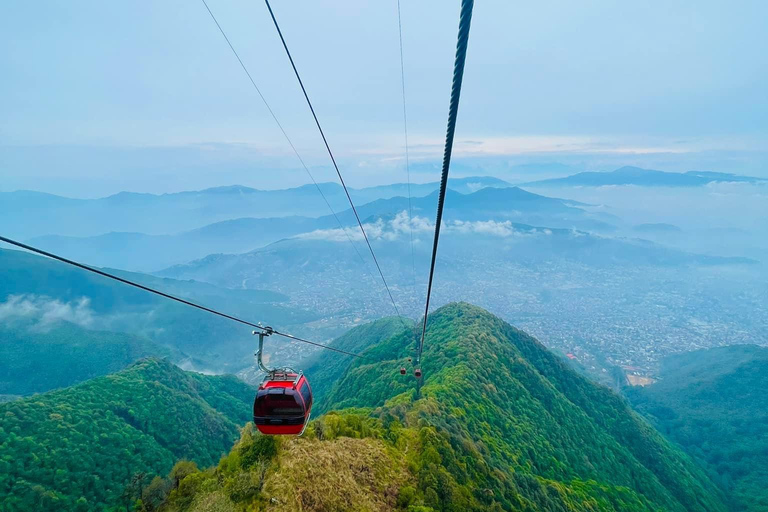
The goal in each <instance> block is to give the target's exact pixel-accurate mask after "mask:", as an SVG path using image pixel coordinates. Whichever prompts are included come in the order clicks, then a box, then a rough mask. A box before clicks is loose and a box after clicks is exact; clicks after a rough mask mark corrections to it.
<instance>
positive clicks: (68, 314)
mask: <svg viewBox="0 0 768 512" xmlns="http://www.w3.org/2000/svg"><path fill="white" fill-rule="evenodd" d="M14 319H19V320H32V321H34V322H35V323H36V324H37V326H38V327H40V328H47V327H50V326H51V325H52V324H54V323H56V322H59V321H66V322H70V323H73V324H76V325H79V326H81V327H91V326H92V325H93V323H94V314H93V310H92V309H91V301H90V299H88V298H87V297H82V298H80V299H78V300H75V301H71V302H62V301H60V300H58V299H50V298H48V297H40V296H36V295H11V296H9V297H8V299H7V300H6V301H5V302H2V303H0V321H10V320H14Z"/></svg>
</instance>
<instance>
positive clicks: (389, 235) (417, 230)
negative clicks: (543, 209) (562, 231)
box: [296, 210, 552, 243]
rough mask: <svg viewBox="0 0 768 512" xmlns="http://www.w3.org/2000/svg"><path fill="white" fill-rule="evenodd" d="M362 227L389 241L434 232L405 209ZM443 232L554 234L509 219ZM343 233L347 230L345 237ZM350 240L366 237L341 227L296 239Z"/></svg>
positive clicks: (448, 226) (447, 225) (455, 225)
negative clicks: (520, 225) (520, 226)
mask: <svg viewBox="0 0 768 512" xmlns="http://www.w3.org/2000/svg"><path fill="white" fill-rule="evenodd" d="M363 227H364V228H365V232H366V233H367V234H368V238H369V239H371V240H386V241H396V240H401V239H405V238H407V237H409V236H410V233H411V229H412V230H413V235H414V237H416V236H418V235H420V234H425V233H426V234H431V233H432V232H433V231H434V229H435V225H434V223H433V222H432V221H430V220H429V219H427V218H425V217H419V216H415V217H412V218H411V219H410V222H409V219H408V212H406V211H405V210H403V211H401V212H400V213H398V214H397V215H395V218H394V219H392V220H389V221H384V220H383V219H379V220H377V221H376V222H375V223H368V224H363ZM442 230H443V232H445V233H458V234H478V235H486V236H496V237H501V238H508V237H513V236H515V237H523V236H536V235H542V234H543V235H551V234H552V231H550V230H549V229H543V230H539V229H532V230H524V231H522V230H519V229H516V228H515V226H514V224H513V223H512V222H511V221H508V220H507V221H495V220H484V221H483V220H481V221H464V220H453V221H447V222H443V227H442ZM344 231H346V234H345V233H344ZM347 237H349V238H351V239H352V240H354V241H362V240H363V235H362V233H361V232H360V230H358V229H354V228H346V229H345V230H342V229H339V228H336V229H318V230H316V231H311V232H309V233H304V234H301V235H298V236H297V237H296V238H301V239H304V240H327V241H330V242H344V241H346V240H347ZM418 240H419V239H418V238H414V243H416V242H417V241H418Z"/></svg>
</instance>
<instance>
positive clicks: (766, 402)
mask: <svg viewBox="0 0 768 512" xmlns="http://www.w3.org/2000/svg"><path fill="white" fill-rule="evenodd" d="M766 389H768V348H765V347H758V346H754V345H735V346H730V347H719V348H714V349H709V350H700V351H696V352H690V353H686V354H679V355H675V356H672V357H669V358H667V359H666V360H665V361H664V362H663V364H662V369H661V380H659V382H657V383H655V384H653V385H651V386H648V387H646V388H634V389H631V390H629V391H628V396H629V398H630V399H631V401H632V403H633V404H634V406H635V407H636V408H637V409H638V410H639V411H641V412H642V413H643V414H645V415H646V416H647V417H648V418H649V419H650V420H651V422H652V423H653V424H654V425H655V426H656V427H657V428H658V429H659V430H660V431H661V432H663V433H664V434H665V435H667V436H669V437H670V438H671V439H672V440H674V441H675V442H677V443H679V444H680V445H681V446H682V447H683V448H684V449H685V450H686V451H687V452H688V453H689V454H690V455H691V456H692V457H694V458H696V459H698V460H699V461H701V463H702V465H704V466H706V467H708V468H709V470H710V472H711V475H712V478H713V479H714V480H715V481H717V482H718V483H719V484H721V485H722V486H723V487H724V488H725V489H726V491H727V494H728V496H729V498H731V499H732V502H733V503H732V507H733V509H734V510H739V511H748V512H766V511H768V490H767V489H768V396H767V395H766V391H765V390H766Z"/></svg>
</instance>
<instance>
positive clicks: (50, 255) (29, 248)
mask: <svg viewBox="0 0 768 512" xmlns="http://www.w3.org/2000/svg"><path fill="white" fill-rule="evenodd" d="M0 241H2V242H5V243H7V244H10V245H15V246H16V247H19V248H21V249H26V250H27V251H30V252H34V253H36V254H40V255H41V256H47V257H48V258H51V259H54V260H58V261H60V262H62V263H66V264H68V265H72V266H74V267H77V268H80V269H83V270H87V271H88V272H93V273H94V274H98V275H100V276H103V277H107V278H109V279H113V280H115V281H119V282H121V283H123V284H127V285H130V286H133V287H135V288H139V289H140V290H144V291H145V292H149V293H154V294H155V295H159V296H161V297H165V298H166V299H170V300H173V301H176V302H179V303H181V304H184V305H186V306H190V307H193V308H197V309H199V310H202V311H205V312H206V313H211V314H213V315H216V316H220V317H222V318H226V319H227V320H232V321H233V322H237V323H240V324H243V325H247V326H249V327H253V328H255V329H259V330H261V331H262V332H269V333H270V334H276V335H278V336H282V337H284V338H288V339H291V340H294V341H298V342H300V343H306V344H308V345H314V346H315V347H320V348H324V349H326V350H332V351H333V352H338V353H340V354H345V355H348V356H353V357H363V356H361V355H360V354H355V353H353V352H347V351H346V350H341V349H338V348H335V347H331V346H328V345H323V344H322V343H317V342H314V341H309V340H305V339H303V338H299V337H297V336H293V335H292V334H287V333H284V332H279V331H276V330H274V329H272V328H271V327H264V326H262V325H261V324H257V323H253V322H249V321H247V320H243V319H241V318H238V317H236V316H232V315H228V314H226V313H222V312H220V311H216V310H215V309H211V308H208V307H206V306H201V305H200V304H195V303H194V302H190V301H188V300H186V299H182V298H180V297H174V296H173V295H169V294H167V293H165V292H161V291H160V290H156V289H154V288H150V287H149V286H144V285H143V284H139V283H136V282H134V281H130V280H128V279H124V278H122V277H119V276H116V275H114V274H110V273H109V272H104V271H103V270H99V269H97V268H93V267H89V266H88V265H83V264H82V263H78V262H76V261H73V260H70V259H67V258H64V257H63V256H58V255H56V254H53V253H50V252H47V251H44V250H42V249H38V248H36V247H32V246H31V245H27V244H23V243H21V242H17V241H15V240H11V239H10V238H6V237H4V236H0Z"/></svg>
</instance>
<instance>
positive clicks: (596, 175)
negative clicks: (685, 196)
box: [520, 166, 768, 187]
mask: <svg viewBox="0 0 768 512" xmlns="http://www.w3.org/2000/svg"><path fill="white" fill-rule="evenodd" d="M715 182H746V183H765V182H768V180H767V179H764V178H756V177H753V176H740V175H737V174H730V173H722V172H708V171H687V172H684V173H679V172H667V171H656V170H653V169H643V168H641V167H633V166H624V167H620V168H618V169H615V170H613V171H600V172H595V171H586V172H580V173H577V174H572V175H570V176H566V177H563V178H552V179H546V180H538V181H531V182H527V183H524V184H522V185H520V186H529V187H545V186H593V187H600V186H608V185H638V186H668V187H700V186H704V185H707V184H709V183H715Z"/></svg>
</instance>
